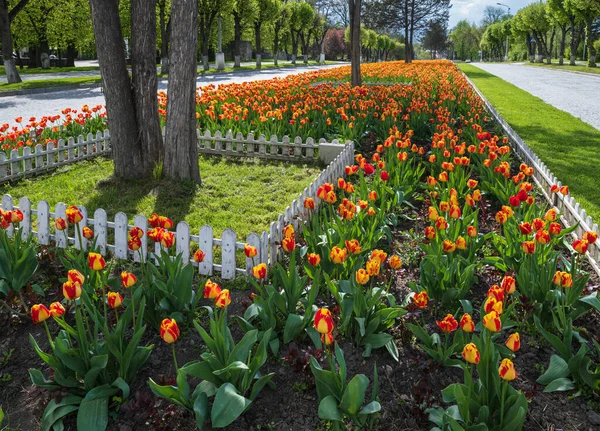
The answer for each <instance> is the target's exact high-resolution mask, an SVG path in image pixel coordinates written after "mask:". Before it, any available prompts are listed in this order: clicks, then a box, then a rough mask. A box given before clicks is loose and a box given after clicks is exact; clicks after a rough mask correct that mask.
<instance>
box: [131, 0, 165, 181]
mask: <svg viewBox="0 0 600 431" xmlns="http://www.w3.org/2000/svg"><path fill="white" fill-rule="evenodd" d="M155 10H156V0H131V59H132V63H131V66H132V69H131V72H132V84H133V98H134V101H135V107H136V109H135V116H136V120H137V125H138V133H139V135H140V139H141V151H142V154H143V156H144V157H143V159H142V162H143V169H144V171H145V172H150V171H152V169H154V166H155V164H156V163H160V161H161V159H162V147H163V145H162V134H161V131H160V120H159V118H158V101H157V97H156V93H157V92H158V78H157V75H156V13H155Z"/></svg>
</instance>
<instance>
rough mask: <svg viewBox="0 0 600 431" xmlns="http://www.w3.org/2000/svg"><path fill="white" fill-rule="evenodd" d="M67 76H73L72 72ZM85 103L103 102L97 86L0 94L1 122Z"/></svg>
mask: <svg viewBox="0 0 600 431" xmlns="http://www.w3.org/2000/svg"><path fill="white" fill-rule="evenodd" d="M341 65H343V64H341ZM339 66H340V65H337V64H336V65H326V66H307V67H293V68H292V67H290V68H285V67H282V68H280V69H277V70H275V69H263V70H262V71H255V72H254V71H252V72H248V71H240V72H229V73H222V74H212V75H208V76H198V78H197V79H196V83H197V85H198V86H204V85H208V84H217V85H219V84H231V83H240V82H248V81H261V80H265V79H272V78H275V77H279V78H283V77H284V76H288V75H292V74H296V73H302V72H308V71H311V70H319V69H326V68H331V67H339ZM77 73H86V72H77ZM89 73H94V72H89ZM96 73H97V72H96ZM23 76H26V75H23ZM69 76H72V74H71V75H69ZM158 89H159V90H166V89H167V80H160V81H159V83H158ZM84 104H88V105H89V106H95V105H98V104H104V95H103V94H102V92H101V90H100V88H82V89H77V90H66V91H59V92H53V93H40V94H26V95H20V96H8V97H0V124H4V123H9V124H11V125H12V124H13V123H14V119H15V118H16V117H19V116H23V117H24V118H25V119H29V117H31V116H33V117H37V118H40V117H42V116H44V115H56V114H60V111H62V110H63V109H64V108H75V109H79V108H81V107H82V106H83V105H84Z"/></svg>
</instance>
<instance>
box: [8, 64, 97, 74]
mask: <svg viewBox="0 0 600 431" xmlns="http://www.w3.org/2000/svg"><path fill="white" fill-rule="evenodd" d="M17 70H18V71H19V74H20V75H34V74H38V73H63V72H87V71H90V70H100V67H98V66H81V67H51V68H50V69H42V68H39V67H34V68H29V67H24V68H23V69H21V68H19V67H17ZM4 75H6V71H5V70H4V66H0V76H4Z"/></svg>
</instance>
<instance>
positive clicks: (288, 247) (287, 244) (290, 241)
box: [281, 236, 296, 253]
mask: <svg viewBox="0 0 600 431" xmlns="http://www.w3.org/2000/svg"><path fill="white" fill-rule="evenodd" d="M281 247H282V248H283V249H284V250H285V251H286V252H287V253H291V252H292V251H294V249H295V248H296V240H295V239H294V237H293V236H292V237H285V238H283V241H281Z"/></svg>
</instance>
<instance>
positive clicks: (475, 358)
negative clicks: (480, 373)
mask: <svg viewBox="0 0 600 431" xmlns="http://www.w3.org/2000/svg"><path fill="white" fill-rule="evenodd" d="M462 357H463V358H464V359H465V361H467V362H469V363H471V364H478V363H479V361H480V360H481V356H480V355H479V350H477V346H476V345H475V344H473V343H469V344H467V345H466V346H465V347H464V349H463V351H462Z"/></svg>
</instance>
